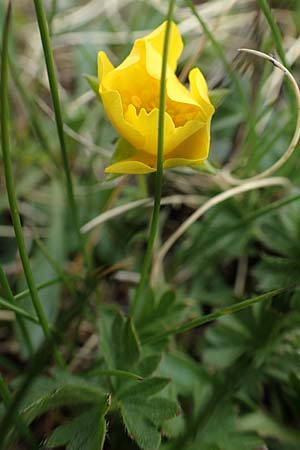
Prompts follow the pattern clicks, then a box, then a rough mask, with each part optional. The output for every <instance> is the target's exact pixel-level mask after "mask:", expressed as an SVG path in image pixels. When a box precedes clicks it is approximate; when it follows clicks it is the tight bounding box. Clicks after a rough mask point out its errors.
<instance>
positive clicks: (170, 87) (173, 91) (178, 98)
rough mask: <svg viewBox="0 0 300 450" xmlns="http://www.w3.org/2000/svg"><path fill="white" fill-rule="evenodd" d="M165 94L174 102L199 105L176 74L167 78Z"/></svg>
mask: <svg viewBox="0 0 300 450" xmlns="http://www.w3.org/2000/svg"><path fill="white" fill-rule="evenodd" d="M167 95H168V97H169V98H170V99H171V100H173V101H174V102H178V103H185V104H187V105H193V106H195V107H199V103H198V101H197V100H196V99H195V98H194V97H193V96H192V95H191V92H190V91H188V90H187V88H186V87H185V86H184V85H183V84H182V83H181V82H180V81H179V80H178V78H177V77H176V75H173V76H171V77H170V78H168V80H167Z"/></svg>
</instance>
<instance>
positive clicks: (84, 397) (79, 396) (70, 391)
mask: <svg viewBox="0 0 300 450" xmlns="http://www.w3.org/2000/svg"><path fill="white" fill-rule="evenodd" d="M77 404H97V405H98V406H99V405H100V406H101V407H102V409H103V411H105V410H106V408H107V407H108V404H109V397H108V396H107V395H103V392H102V391H101V390H100V389H98V388H95V387H92V386H83V385H76V384H68V385H65V386H62V387H59V388H57V389H55V390H53V391H52V392H49V393H47V394H46V395H44V396H42V397H40V398H38V399H37V400H35V401H34V402H33V403H31V404H30V405H29V406H27V407H26V408H25V409H23V411H22V416H23V417H24V420H25V421H26V423H31V422H32V421H33V420H34V419H35V418H36V417H38V416H40V415H41V414H44V413H45V412H46V411H48V410H50V409H55V408H58V407H61V406H72V405H77ZM100 406H99V407H100Z"/></svg>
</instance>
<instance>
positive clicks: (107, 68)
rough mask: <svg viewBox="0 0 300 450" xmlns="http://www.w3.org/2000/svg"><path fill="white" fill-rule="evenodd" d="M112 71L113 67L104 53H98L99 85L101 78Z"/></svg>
mask: <svg viewBox="0 0 300 450" xmlns="http://www.w3.org/2000/svg"><path fill="white" fill-rule="evenodd" d="M112 70H114V66H113V65H112V63H111V62H110V60H109V59H108V57H107V55H106V53H104V52H99V53H98V80H99V85H100V84H101V83H102V80H103V78H104V77H105V76H106V75H107V74H108V73H109V72H111V71H112Z"/></svg>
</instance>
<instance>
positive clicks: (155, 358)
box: [138, 354, 161, 378]
mask: <svg viewBox="0 0 300 450" xmlns="http://www.w3.org/2000/svg"><path fill="white" fill-rule="evenodd" d="M160 361H161V354H157V355H150V356H146V357H145V358H143V359H142V360H141V361H140V363H139V367H138V373H139V375H141V376H142V377H144V378H146V377H148V376H150V375H151V374H152V373H153V372H154V371H155V370H156V369H157V367H158V365H159V363H160Z"/></svg>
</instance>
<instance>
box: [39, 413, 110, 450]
mask: <svg viewBox="0 0 300 450" xmlns="http://www.w3.org/2000/svg"><path fill="white" fill-rule="evenodd" d="M104 412H105V411H103V408H101V407H100V408H99V407H95V408H92V409H89V410H88V411H87V412H85V413H83V414H80V415H79V416H78V417H76V418H75V419H73V420H72V421H71V422H69V423H67V424H65V425H61V426H59V427H57V428H56V429H55V430H54V432H53V433H52V435H51V436H50V438H49V439H48V440H47V442H46V445H47V447H48V448H55V447H59V446H62V445H67V446H66V450H101V449H102V448H103V445H104V441H105V434H106V423H105V419H104Z"/></svg>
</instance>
